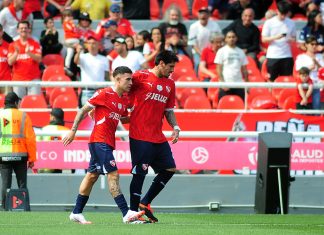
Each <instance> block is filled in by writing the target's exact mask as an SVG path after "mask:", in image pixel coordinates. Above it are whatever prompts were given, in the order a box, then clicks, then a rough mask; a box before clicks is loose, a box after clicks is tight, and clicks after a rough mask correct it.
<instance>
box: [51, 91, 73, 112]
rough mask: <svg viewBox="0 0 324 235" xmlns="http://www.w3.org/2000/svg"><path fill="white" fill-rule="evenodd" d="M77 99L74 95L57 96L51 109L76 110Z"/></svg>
mask: <svg viewBox="0 0 324 235" xmlns="http://www.w3.org/2000/svg"><path fill="white" fill-rule="evenodd" d="M77 107H78V99H77V97H76V96H75V95H66V94H63V95H59V96H57V97H56V98H55V100H54V102H53V108H61V109H64V108H77Z"/></svg>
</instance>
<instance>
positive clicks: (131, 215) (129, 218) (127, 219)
mask: <svg viewBox="0 0 324 235" xmlns="http://www.w3.org/2000/svg"><path fill="white" fill-rule="evenodd" d="M144 214H145V211H131V210H128V212H127V214H126V215H125V216H124V217H123V222H124V223H125V224H131V223H132V222H135V221H138V223H136V224H140V223H139V222H141V220H138V219H139V218H141V217H142V216H143V215H144ZM132 224H133V223H132ZM141 224H143V223H141Z"/></svg>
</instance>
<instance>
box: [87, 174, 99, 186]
mask: <svg viewBox="0 0 324 235" xmlns="http://www.w3.org/2000/svg"><path fill="white" fill-rule="evenodd" d="M87 178H88V181H89V182H91V183H92V184H94V183H96V181H97V180H98V178H99V174H94V173H90V174H87Z"/></svg>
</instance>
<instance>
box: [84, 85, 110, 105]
mask: <svg viewBox="0 0 324 235" xmlns="http://www.w3.org/2000/svg"><path fill="white" fill-rule="evenodd" d="M105 100H106V92H105V91H104V89H101V90H99V91H96V92H95V93H94V94H93V96H92V97H91V98H90V99H89V100H88V103H89V104H90V105H91V106H93V107H95V106H103V105H105Z"/></svg>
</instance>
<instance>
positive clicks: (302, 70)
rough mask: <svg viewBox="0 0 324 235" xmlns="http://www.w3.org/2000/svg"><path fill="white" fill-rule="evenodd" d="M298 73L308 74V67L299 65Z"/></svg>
mask: <svg viewBox="0 0 324 235" xmlns="http://www.w3.org/2000/svg"><path fill="white" fill-rule="evenodd" d="M298 73H299V74H305V75H309V73H310V70H309V68H307V67H301V68H300V69H299V70H298Z"/></svg>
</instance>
